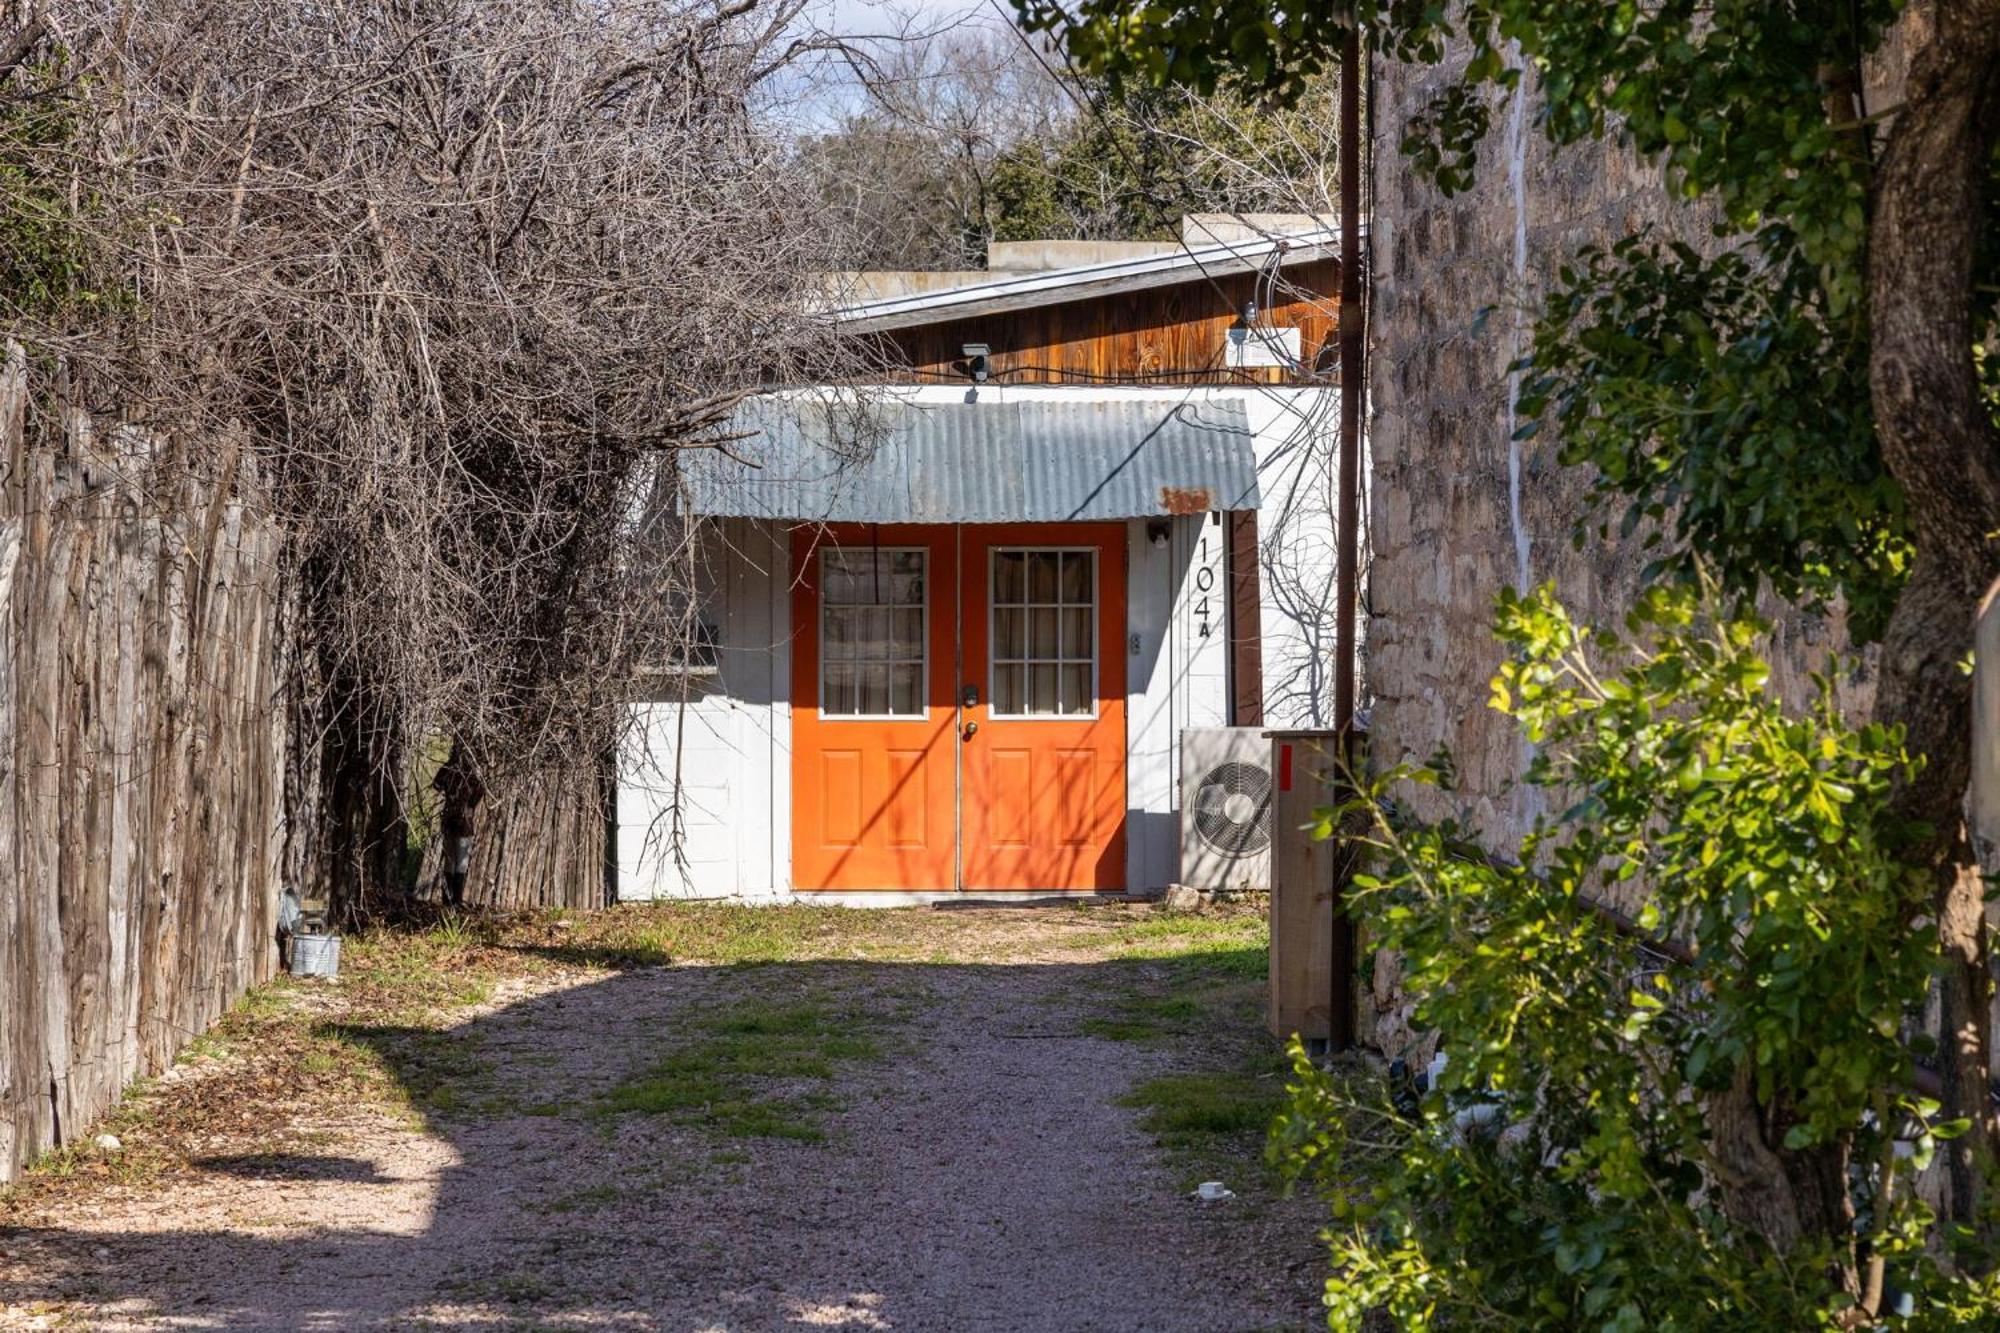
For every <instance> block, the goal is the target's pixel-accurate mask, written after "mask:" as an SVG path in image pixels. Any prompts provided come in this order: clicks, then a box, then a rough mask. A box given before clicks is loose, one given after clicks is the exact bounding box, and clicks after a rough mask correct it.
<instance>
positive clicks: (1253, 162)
mask: <svg viewBox="0 0 2000 1333" xmlns="http://www.w3.org/2000/svg"><path fill="white" fill-rule="evenodd" d="M1331 91H1332V90H1331V88H1330V87H1327V86H1314V87H1311V88H1308V89H1306V90H1305V92H1304V94H1303V97H1304V101H1303V102H1302V103H1301V104H1300V105H1299V106H1298V107H1296V108H1293V109H1289V110H1285V111H1278V112H1273V111H1271V110H1268V109H1261V108H1258V107H1255V106H1253V105H1251V104H1250V103H1247V102H1245V101H1244V100H1242V99H1241V98H1238V97H1234V96H1230V95H1228V94H1226V93H1211V94H1209V95H1206V96H1200V95H1196V94H1193V93H1191V92H1190V91H1188V90H1186V89H1182V88H1165V89H1154V88H1137V87H1131V88H1123V89H1112V88H1109V87H1106V86H1103V85H1101V84H1095V83H1087V84H1085V85H1084V86H1083V87H1081V88H1080V89H1079V90H1078V96H1079V99H1080V100H1081V101H1083V102H1084V104H1085V105H1086V106H1087V107H1089V108H1091V109H1090V110H1087V111H1083V112H1080V113H1079V114H1078V115H1076V116H1075V117H1073V118H1071V119H1070V120H1068V121H1067V122H1066V123H1064V125H1063V126H1062V127H1061V128H1060V130H1059V131H1058V132H1057V133H1056V134H1054V135H1051V136H1046V137H1040V138H1032V139H1022V140H1020V141H1018V142H1016V143H1015V144H1014V145H1012V146H1011V147H1010V148H1009V149H1008V150H1007V151H1006V152H1004V153H1002V154H1001V155H1000V156H999V158H998V159H997V160H996V161H995V163H994V166H993V170H992V173H991V176H990V180H989V183H988V190H989V194H990V197H991V200H992V205H993V239H995V240H1000V241H1027V240H1040V239H1044V238H1055V237H1074V238H1076V239H1083V240H1135V241H1147V240H1175V239H1178V237H1179V236H1180V223H1181V218H1182V216H1183V215H1185V214H1187V213H1193V212H1238V213H1259V212H1298V211H1306V212H1324V211H1327V210H1328V208H1329V205H1330V202H1331V201H1330V200H1328V199H1326V198H1325V197H1324V196H1323V193H1322V192H1320V191H1318V190H1317V189H1316V188H1315V183H1316V182H1318V181H1321V180H1323V179H1325V178H1326V176H1327V174H1328V173H1327V168H1328V166H1329V164H1330V162H1331V160H1332V158H1333V155H1334V153H1333V149H1334V145H1333V139H1332V135H1331V133H1330V129H1329V127H1330V126H1331V125H1332V124H1333V117H1332V115H1331V114H1330V106H1331ZM1302 182H1303V183H1305V187H1304V188H1303V189H1301V188H1300V185H1301V183H1302Z"/></svg>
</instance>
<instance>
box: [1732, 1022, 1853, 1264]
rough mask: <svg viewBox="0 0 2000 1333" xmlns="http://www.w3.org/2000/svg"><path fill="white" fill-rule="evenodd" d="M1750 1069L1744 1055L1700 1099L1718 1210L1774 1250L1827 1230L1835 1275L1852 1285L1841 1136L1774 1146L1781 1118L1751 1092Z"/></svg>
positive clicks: (1780, 1137) (1849, 1204)
mask: <svg viewBox="0 0 2000 1333" xmlns="http://www.w3.org/2000/svg"><path fill="white" fill-rule="evenodd" d="M1756 1077H1757V1076H1756V1069H1755V1067H1754V1066H1753V1065H1752V1064H1751V1063H1750V1062H1749V1061H1747V1060H1746V1061H1744V1062H1743V1063H1742V1064H1741V1065H1740V1066H1738V1068H1737V1070H1736V1077H1735V1078H1734V1079H1733V1080H1731V1082H1730V1085H1729V1086H1728V1087H1726V1088H1723V1089H1721V1090H1719V1091H1717V1092H1713V1093H1710V1094H1709V1096H1708V1099H1707V1102H1706V1104H1705V1108H1704V1109H1705V1112H1706V1118H1707V1120H1708V1127H1709V1134H1710V1138H1709V1146H1710V1150H1711V1151H1712V1152H1713V1153H1714V1154H1715V1159H1716V1165H1717V1166H1719V1167H1720V1168H1721V1171H1720V1172H1719V1173H1718V1175H1719V1177H1720V1183H1721V1186H1722V1188H1721V1190H1720V1197H1721V1202H1722V1210H1723V1211H1724V1212H1725V1213H1727V1214H1728V1215H1729V1219H1730V1220H1731V1221H1732V1222H1735V1223H1736V1224H1737V1225H1738V1226H1740V1227H1742V1228H1743V1229H1744V1230H1746V1231H1748V1232H1751V1233H1753V1234H1755V1235H1759V1236H1762V1237H1763V1238H1764V1240H1765V1242H1766V1243H1768V1244H1769V1245H1770V1247H1771V1249H1772V1250H1773V1251H1774V1252H1776V1253H1778V1254H1789V1253H1791V1251H1792V1250H1793V1249H1794V1248H1796V1247H1797V1246H1798V1245H1799V1243H1800V1242H1801V1241H1804V1240H1806V1239H1808V1238H1810V1239H1814V1240H1821V1239H1828V1238H1831V1239H1832V1240H1833V1241H1834V1243H1835V1244H1836V1246H1843V1247H1844V1248H1842V1249H1839V1250H1836V1253H1835V1265H1836V1269H1837V1272H1836V1274H1835V1278H1836V1280H1837V1281H1838V1282H1839V1283H1840V1285H1841V1286H1842V1288H1843V1289H1844V1290H1846V1291H1848V1292H1850V1293H1856V1294H1858V1293H1859V1291H1860V1275H1859V1272H1858V1270H1857V1269H1856V1266H1855V1262H1854V1250H1853V1236H1854V1199H1853V1196H1852V1194H1851V1192H1850V1191H1849V1189H1848V1185H1847V1168H1848V1162H1849V1159H1850V1156H1851V1154H1850V1152H1849V1145H1848V1144H1847V1143H1846V1142H1845V1141H1842V1142H1838V1143H1833V1144H1828V1145H1825V1146H1822V1147H1819V1148H1813V1149H1809V1150H1807V1151H1805V1152H1794V1151H1786V1150H1781V1145H1782V1144H1783V1142H1784V1137H1785V1126H1784V1125H1783V1124H1781V1123H1774V1117H1773V1115H1772V1112H1771V1108H1769V1107H1766V1106H1763V1105H1762V1104H1760V1103H1759V1102H1758V1100H1757V1092H1756Z"/></svg>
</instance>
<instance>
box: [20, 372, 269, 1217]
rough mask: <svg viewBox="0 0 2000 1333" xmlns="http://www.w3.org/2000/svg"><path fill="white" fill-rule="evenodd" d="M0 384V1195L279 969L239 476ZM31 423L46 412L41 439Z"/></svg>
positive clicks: (259, 669) (264, 635)
mask: <svg viewBox="0 0 2000 1333" xmlns="http://www.w3.org/2000/svg"><path fill="white" fill-rule="evenodd" d="M29 387H30V386H29V384H28V382H27V376H26V372H25V369H24V365H23V360H22V357H21V355H20V352H19V350H18V349H14V350H13V351H12V354H11V356H9V357H8V359H7V362H6V366H5V371H4V375H0V1180H4V1179H6V1178H7V1177H9V1176H11V1175H13V1174H14V1173H15V1172H17V1171H18V1170H19V1169H20V1168H21V1166H22V1164H23V1163H24V1162H26V1161H27V1160H28V1159H30V1158H32V1157H33V1156H34V1155H36V1154H37V1153H39V1152H41V1151H43V1150H45V1149H47V1148H50V1147H52V1146H55V1145H58V1144H61V1143H64V1142H66V1141H69V1140H71V1139H74V1138H75V1137H76V1136H77V1135H79V1134H81V1133H82V1132H84V1130H85V1129H86V1128H87V1127H88V1126H89V1125H90V1123H91V1122H92V1121H93V1120H94V1119H95V1118H96V1117H97V1116H98V1115H99V1114H101V1113H102V1112H103V1111H104V1110H105V1109H106V1108H108V1107H109V1106H110V1105H111V1104H112V1102H113V1101H115V1100H116V1098H117V1097H118V1095H119V1092H120V1090H121V1089H122V1088H123V1087H124V1086H125V1084H126V1083H127V1082H129V1081H130V1080H131V1079H133V1078H135V1077H139V1076H143V1075H145V1074H148V1073H151V1072H154V1071H157V1070H158V1069H160V1068H161V1067H162V1066H163V1065H165V1064H166V1063H167V1062H168V1061H169V1060H170V1059H172V1057H173V1055H174V1053H175V1052H176V1051H177V1050H178V1049H179V1048H180V1047H181V1046H182V1044H183V1043H185V1042H186V1041H187V1040H188V1039H189V1038H190V1037H192V1036H194V1035H195V1034H197V1033H199V1032H200V1031H201V1030H202V1029H203V1028H204V1027H205V1026H207V1025H208V1024H209V1023H210V1022H212V1021H213V1020H214V1019H215V1018H216V1016H217V1015H219V1014H220V1013H221V1012H222V1010H223V1009H224V1008H225V1007H226V1006H227V1005H228V1004H229V1003H230V1002H231V1001H232V1000H233V999H235V997H236V996H238V995H240V994H241V993H242V992H243V990H244V989H245V988H246V987H248V986H249V985H251V984H253V983H255V982H257V981H260V980H263V979H265V978H266V977H268V976H269V975H270V974H271V972H272V970H273V968H274V966H275V962H276V950H275V945H274V941H273V930H274V914H275V908H276V901H277V894H278V891H279V887H280V885H279V873H280V856H281V839H282V824H281V808H282V802H283V782H282V775H283V767H284V765H283V757H284V747H285V732H284V710H283V707H282V702H283V700H282V697H281V693H282V672H281V665H280V664H281V653H280V650H279V643H278V633H279V622H278V607H279V580H278V574H277V559H278V554H279V541H278V536H277V533H276V532H275V531H274V530H273V528H272V527H271V526H270V525H269V524H268V523H267V522H265V521H264V520H263V519H261V518H260V517H259V515H258V513H257V512H256V511H255V510H254V508H253V507H251V506H250V505H249V504H247V503H246V502H245V500H244V498H243V497H244V495H246V494H248V493H250V491H251V489H252V488H251V487H250V485H249V478H248V475H247V463H246V464H242V465H239V466H234V467H232V466H225V467H224V468H223V470H222V471H223V475H221V476H218V477H216V478H213V479H212V480H210V481H208V482H205V483H199V482H196V481H193V480H190V479H189V477H188V476H187V473H186V470H185V469H184V468H181V467H178V466H175V465H174V464H173V461H172V460H170V459H166V458H162V457H158V456H155V455H154V454H153V452H152V449H153V447H154V446H153V445H152V444H151V443H150V442H149V441H147V440H145V439H144V438H143V437H141V436H139V435H138V434H136V433H133V432H127V431H114V430H106V431H103V432H94V431H93V430H92V428H91V426H90V423H89V422H88V421H87V420H86V419H85V418H83V417H81V416H80V415H74V414H72V415H70V416H69V417H68V418H67V420H66V423H65V425H64V426H63V427H62V428H53V427H45V426H43V425H40V424H30V420H29V411H28V409H29ZM35 420H36V422H37V423H39V421H40V420H41V418H39V417H38V418H36V419H35Z"/></svg>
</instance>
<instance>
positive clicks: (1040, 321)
mask: <svg viewBox="0 0 2000 1333" xmlns="http://www.w3.org/2000/svg"><path fill="white" fill-rule="evenodd" d="M1261 282H1262V279H1261V278H1260V277H1259V276H1258V275H1257V274H1254V273H1244V274H1236V275H1232V276H1228V277H1218V278H1216V279H1214V280H1213V281H1210V280H1206V279H1202V280H1197V281H1194V282H1188V283H1177V284H1174V285H1172V286H1166V287H1160V288H1156V289H1153V290H1151V291H1144V292H1134V293H1130V294H1127V295H1122V296H1109V297H1086V298H1083V299H1080V300H1076V301H1065V302H1062V303H1060V304H1056V305H1049V306H1042V307H1040V308H1037V309H1033V310H1022V311H1011V312H1006V313H1002V314H992V315H975V316H970V317H966V318H962V319H952V320H945V321H941V322H939V323H936V324H927V325H921V326H918V327H915V328H910V329H902V330H898V331H896V332H894V333H890V334H885V335H883V336H884V339H885V342H886V344H887V345H888V347H889V348H890V350H891V352H892V354H893V356H892V359H893V360H895V361H897V362H898V363H900V364H901V365H903V366H904V367H906V369H904V370H902V371H901V372H896V373H892V374H891V375H890V377H889V378H890V379H891V380H892V381H895V380H902V381H917V382H934V381H937V380H963V379H964V378H965V374H964V372H963V370H962V369H960V363H961V361H962V359H963V358H962V355H961V349H962V348H963V347H964V345H965V344H967V343H985V344H986V345H987V346H988V347H989V348H990V349H991V351H990V352H989V353H988V357H987V364H988V367H989V373H990V376H991V378H992V379H993V380H994V381H995V382H999V383H1006V384H1062V383H1101V382H1107V381H1110V382H1121V381H1126V380H1131V379H1135V378H1141V377H1167V378H1169V379H1181V380H1213V381H1215V382H1219V383H1246V382H1249V383H1271V384H1281V383H1289V382H1295V377H1293V376H1291V375H1289V374H1287V372H1285V371H1283V370H1281V369H1279V368H1276V367H1270V368H1260V369H1255V370H1232V369H1229V368H1228V367H1227V365H1226V360H1225V356H1224V349H1225V347H1226V344H1227V339H1228V331H1229V329H1230V328H1231V327H1232V326H1234V325H1235V324H1236V322H1237V321H1238V319H1239V318H1240V316H1241V313H1242V310H1243V306H1244V304H1245V303H1246V302H1249V301H1253V300H1257V299H1258V292H1259V288H1260V284H1261ZM1339 282H1340V265H1339V262H1338V261H1337V260H1327V261H1323V262H1320V263H1314V264H1304V265H1300V266H1299V267H1298V268H1296V269H1292V270H1288V271H1287V274H1286V279H1285V282H1284V284H1283V285H1282V286H1281V287H1280V288H1279V293H1280V297H1281V299H1280V300H1278V301H1277V302H1276V303H1275V304H1273V305H1272V306H1270V307H1269V308H1268V309H1264V310H1263V311H1262V313H1261V315H1260V320H1259V322H1260V323H1263V322H1268V323H1271V324H1274V325H1277V326H1279V327H1285V328H1297V329H1298V330H1299V341H1300V354H1301V356H1302V357H1303V359H1304V360H1305V361H1306V362H1307V363H1308V364H1312V363H1314V362H1315V361H1316V359H1317V357H1318V354H1319V352H1320V349H1321V348H1323V347H1325V346H1327V345H1328V344H1329V343H1330V341H1331V340H1332V339H1333V337H1334V334H1335V333H1336V331H1337V329H1338V324H1339V319H1338V314H1339V302H1338V300H1337V299H1336V298H1335V297H1334V296H1333V295H1332V293H1334V292H1336V291H1338V290H1339ZM1300 293H1305V294H1306V295H1301V294H1300ZM1320 293H1325V295H1320Z"/></svg>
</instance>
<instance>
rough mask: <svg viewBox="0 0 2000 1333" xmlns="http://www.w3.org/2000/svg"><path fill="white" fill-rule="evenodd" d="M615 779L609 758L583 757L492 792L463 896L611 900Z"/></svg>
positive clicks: (537, 903)
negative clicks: (568, 768) (565, 768)
mask: <svg viewBox="0 0 2000 1333" xmlns="http://www.w3.org/2000/svg"><path fill="white" fill-rule="evenodd" d="M607 764H608V761H607ZM609 781H610V777H609V770H608V767H607V765H606V764H583V765H579V766H578V767H577V768H576V769H575V770H574V771H572V772H567V773H554V774H549V775H547V776H545V777H542V778H538V779H531V780H525V781H521V782H515V783H511V784H509V785H507V786H506V787H505V788H503V789H502V790H501V791H497V792H494V793H492V794H491V795H489V796H488V797H487V798H486V800H485V802H484V803H482V804H481V806H480V808H479V815H478V822H477V828H478V833H477V836H476V837H475V838H474V839H473V843H472V866H471V870H470V873H469V874H467V876H466V881H465V901H466V902H468V903H470V904H474V905H476V906H482V907H495V908H519V907H570V908H593V907H604V906H606V905H608V904H609V903H610V902H611V901H612V876H611V871H610V868H609V866H608V865H607V857H608V855H609V844H608V842H607V832H608V829H607V823H606V811H607V810H609V809H610V801H611V793H610V790H609V788H608V782H609ZM432 860H435V858H432Z"/></svg>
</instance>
